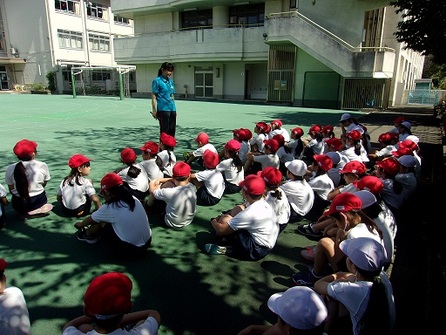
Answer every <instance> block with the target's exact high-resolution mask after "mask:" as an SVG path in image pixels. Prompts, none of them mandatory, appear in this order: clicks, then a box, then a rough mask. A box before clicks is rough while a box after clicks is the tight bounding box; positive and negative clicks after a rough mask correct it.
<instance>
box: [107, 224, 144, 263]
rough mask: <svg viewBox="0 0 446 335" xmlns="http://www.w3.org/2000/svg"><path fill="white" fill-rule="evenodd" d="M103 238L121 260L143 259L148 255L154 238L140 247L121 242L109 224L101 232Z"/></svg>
mask: <svg viewBox="0 0 446 335" xmlns="http://www.w3.org/2000/svg"><path fill="white" fill-rule="evenodd" d="M101 238H103V239H104V240H105V242H106V243H107V244H108V246H109V249H110V250H111V252H112V253H113V254H114V255H115V256H117V257H119V258H135V257H141V256H143V255H144V254H145V253H146V251H147V249H148V248H149V247H150V245H151V244H152V236H150V238H149V240H148V241H147V242H146V243H145V244H144V245H143V246H140V247H137V246H136V245H133V244H131V243H128V242H125V241H123V240H121V239H120V238H119V237H118V235H116V233H115V230H114V229H113V227H112V225H111V224H110V223H107V224H106V225H105V226H104V227H103V229H102V231H101Z"/></svg>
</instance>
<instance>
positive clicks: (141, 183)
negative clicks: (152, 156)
mask: <svg viewBox="0 0 446 335" xmlns="http://www.w3.org/2000/svg"><path fill="white" fill-rule="evenodd" d="M136 158H138V156H136V153H135V151H134V150H133V149H132V148H124V149H122V151H121V161H122V162H123V163H124V164H125V166H124V167H123V168H121V169H118V170H116V171H115V172H116V173H117V174H118V175H119V176H120V177H121V179H122V181H123V182H124V185H125V186H126V187H128V188H129V190H130V193H132V194H133V195H134V196H135V197H137V198H138V199H139V200H141V201H143V200H144V198H145V197H146V196H147V195H148V194H149V177H148V176H147V173H146V170H144V169H143V168H142V167H141V165H139V163H137V162H136Z"/></svg>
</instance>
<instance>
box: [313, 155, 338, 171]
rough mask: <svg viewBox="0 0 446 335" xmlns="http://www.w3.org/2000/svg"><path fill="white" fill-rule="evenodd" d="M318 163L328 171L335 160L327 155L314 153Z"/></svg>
mask: <svg viewBox="0 0 446 335" xmlns="http://www.w3.org/2000/svg"><path fill="white" fill-rule="evenodd" d="M313 158H314V160H315V161H316V163H317V165H318V166H319V167H320V168H321V169H322V170H324V171H328V170H330V169H331V168H332V167H333V161H332V160H331V158H330V157H328V156H327V155H314V156H313Z"/></svg>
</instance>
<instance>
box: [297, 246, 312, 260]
mask: <svg viewBox="0 0 446 335" xmlns="http://www.w3.org/2000/svg"><path fill="white" fill-rule="evenodd" d="M300 255H301V256H302V257H303V258H305V259H306V260H308V261H314V258H315V257H316V246H312V247H306V248H305V249H304V250H301V252H300Z"/></svg>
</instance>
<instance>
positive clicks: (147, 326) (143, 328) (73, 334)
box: [62, 316, 159, 335]
mask: <svg viewBox="0 0 446 335" xmlns="http://www.w3.org/2000/svg"><path fill="white" fill-rule="evenodd" d="M158 328H159V324H158V322H156V319H155V318H154V317H153V316H149V317H148V318H147V319H146V320H145V321H144V322H143V323H142V324H140V325H139V326H135V327H133V328H132V329H130V330H125V329H120V328H119V329H116V330H114V331H113V332H112V333H110V334H113V335H128V334H132V335H157V334H158ZM85 334H87V335H103V333H98V332H97V331H96V330H90V331H89V332H87V333H84V332H81V331H79V330H78V329H77V328H76V327H74V326H70V327H67V328H66V329H65V330H64V331H63V333H62V335H85Z"/></svg>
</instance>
